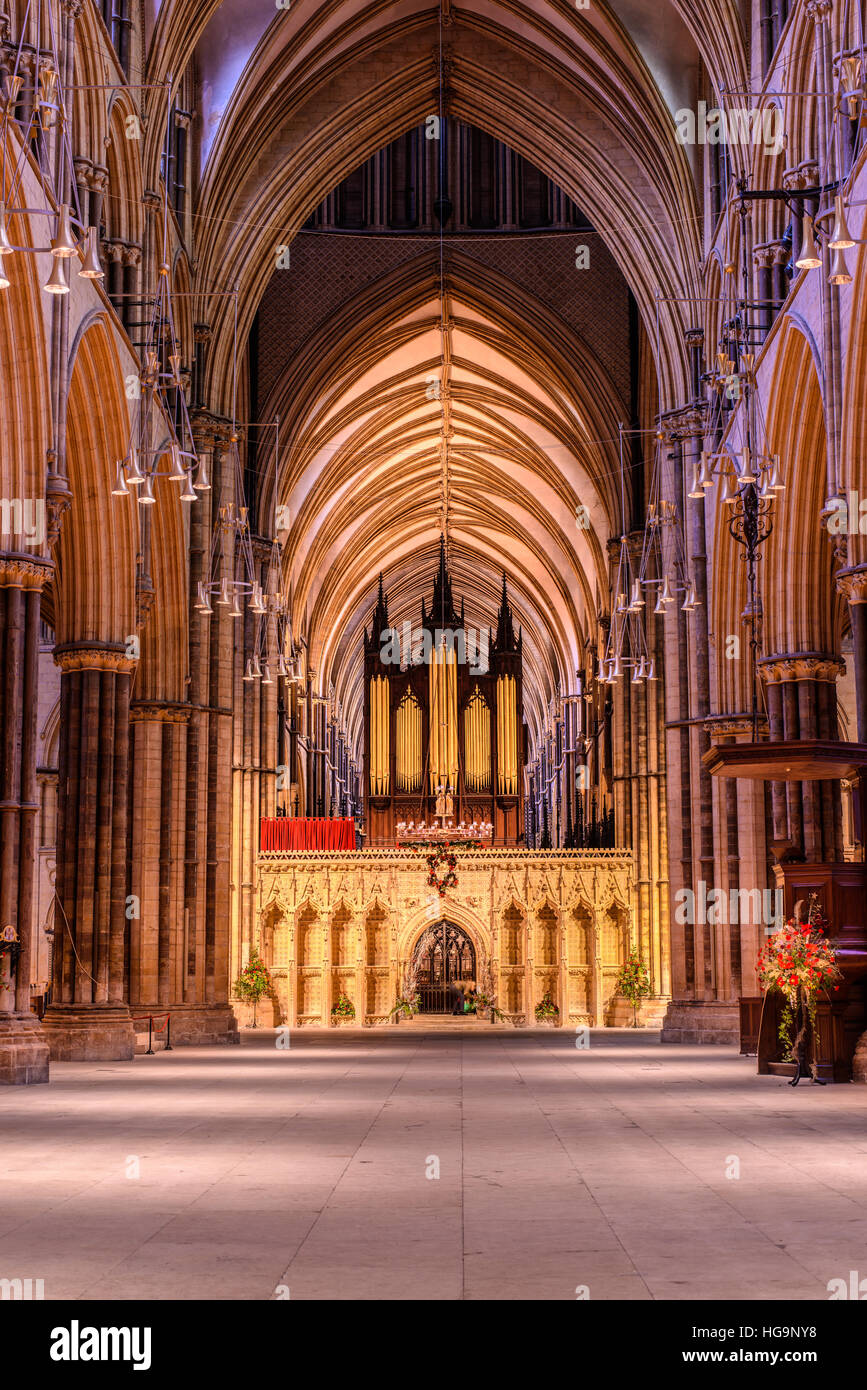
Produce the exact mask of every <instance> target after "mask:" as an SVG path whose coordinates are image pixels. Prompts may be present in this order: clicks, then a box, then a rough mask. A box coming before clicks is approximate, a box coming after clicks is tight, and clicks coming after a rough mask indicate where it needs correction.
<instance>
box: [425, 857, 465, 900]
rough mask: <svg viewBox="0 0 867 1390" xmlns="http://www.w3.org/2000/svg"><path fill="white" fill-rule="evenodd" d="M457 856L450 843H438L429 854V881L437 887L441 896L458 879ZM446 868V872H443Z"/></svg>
mask: <svg viewBox="0 0 867 1390" xmlns="http://www.w3.org/2000/svg"><path fill="white" fill-rule="evenodd" d="M457 863H458V861H457V856H456V855H454V854H453V853H452V850H451V846H450V845H436V846H435V847H434V849H433V851H432V853H430V854H429V855H428V856H427V868H428V875H427V881H428V884H429V885H430V887H431V888H435V889H436V890H437V892H438V893H439V895H440V897H441V898H444V897H445V895H446V893H447V892H448V891H449V889H450V888H454V887H455V885H456V883H457V881H458V875H457V872H456V870H457ZM443 869H445V873H443V872H442V871H443Z"/></svg>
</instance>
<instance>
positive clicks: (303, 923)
mask: <svg viewBox="0 0 867 1390" xmlns="http://www.w3.org/2000/svg"><path fill="white" fill-rule="evenodd" d="M324 947H325V927H324V924H323V920H322V913H321V910H320V908H319V906H318V904H317V903H316V902H315V901H314V900H313V899H312V898H305V899H304V902H302V903H301V904H299V906H298V909H297V911H296V913H295V962H296V965H298V966H310V967H314V966H317V967H319V968H321V966H322V961H323V954H324Z"/></svg>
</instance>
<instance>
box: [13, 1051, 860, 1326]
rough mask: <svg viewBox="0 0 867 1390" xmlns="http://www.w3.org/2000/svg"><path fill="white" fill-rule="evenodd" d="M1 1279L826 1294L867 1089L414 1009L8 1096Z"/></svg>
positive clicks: (734, 1059)
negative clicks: (790, 1079)
mask: <svg viewBox="0 0 867 1390" xmlns="http://www.w3.org/2000/svg"><path fill="white" fill-rule="evenodd" d="M0 1167H2V1172H3V1192H4V1196H3V1202H2V1204H0V1279H3V1278H7V1279H12V1278H22V1279H27V1278H33V1279H43V1280H44V1281H45V1297H46V1298H47V1299H78V1298H96V1299H187V1298H206V1299H227V1298H242V1299H273V1298H286V1297H289V1298H291V1299H325V1298H335V1299H412V1298H421V1299H496V1300H516V1299H569V1300H572V1299H575V1298H576V1297H578V1296H582V1295H583V1296H586V1295H587V1294H589V1297H590V1298H591V1299H592V1300H604V1299H613V1298H627V1299H683V1298H694V1297H697V1298H701V1299H743V1298H747V1299H754V1298H757V1299H762V1298H789V1299H798V1300H805V1299H827V1298H828V1291H827V1285H828V1281H829V1280H831V1279H837V1278H843V1279H845V1280H847V1281H848V1280H849V1277H850V1271H852V1270H856V1271H859V1272H860V1276H861V1277H862V1278H863V1277H865V1276H867V1088H865V1087H863V1086H854V1085H850V1086H827V1087H818V1086H811V1085H810V1084H808V1083H804V1082H802V1083H801V1084H800V1086H798V1087H797V1088H796V1089H792V1088H791V1087H790V1086H788V1085H787V1084H786V1083H785V1081H782V1080H780V1079H779V1078H773V1077H757V1076H756V1075H755V1062H754V1060H753V1059H747V1058H739V1057H738V1056H737V1055H736V1051H735V1049H734V1048H717V1047H707V1048H699V1047H670V1046H665V1047H663V1046H661V1045H660V1044H659V1042H658V1040H657V1035H656V1034H651V1033H639V1034H635V1033H631V1032H630V1031H629V1030H622V1031H608V1032H598V1033H594V1034H593V1035H592V1038H591V1044H590V1047H589V1049H587V1050H585V1051H579V1050H577V1049H576V1047H575V1037H574V1035H573V1034H570V1033H568V1032H566V1031H565V1030H564V1031H560V1030H554V1031H548V1032H539V1033H530V1032H516V1031H513V1030H507V1031H506V1030H500V1029H497V1030H492V1031H491V1032H490V1033H485V1032H484V1031H483V1029H481V1028H480V1027H479V1026H478V1025H476V1026H473V1025H470V1026H469V1027H468V1028H467V1029H466V1030H463V1031H462V1030H459V1029H456V1028H455V1027H454V1026H453V1025H452V1026H450V1027H446V1028H443V1029H437V1028H434V1027H426V1026H424V1025H423V1024H414V1025H413V1026H412V1027H409V1028H407V1027H403V1026H402V1027H398V1028H392V1029H387V1030H382V1031H377V1032H364V1033H362V1032H360V1031H356V1030H348V1029H346V1030H345V1029H341V1030H331V1031H304V1032H302V1033H299V1034H297V1035H294V1036H293V1037H292V1038H291V1046H290V1047H289V1048H288V1049H286V1050H280V1049H278V1048H277V1047H276V1046H275V1037H274V1034H273V1033H266V1032H264V1031H263V1032H258V1033H246V1034H245V1035H244V1038H243V1043H242V1046H241V1047H240V1048H232V1049H225V1050H224V1049H216V1048H197V1049H180V1048H179V1049H177V1050H175V1051H174V1052H172V1053H168V1054H163V1053H160V1054H158V1055H157V1056H154V1057H137V1058H136V1060H135V1061H134V1062H128V1063H120V1062H118V1063H108V1062H102V1063H99V1062H97V1063H91V1064H79V1063H59V1064H55V1065H54V1066H52V1080H51V1083H50V1084H49V1085H48V1086H33V1087H29V1088H17V1087H15V1088H13V1087H5V1088H4V1087H0Z"/></svg>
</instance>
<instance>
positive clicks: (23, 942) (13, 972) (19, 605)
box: [0, 555, 52, 1085]
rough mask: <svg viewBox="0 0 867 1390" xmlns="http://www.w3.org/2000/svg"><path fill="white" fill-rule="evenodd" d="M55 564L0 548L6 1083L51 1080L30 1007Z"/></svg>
mask: <svg viewBox="0 0 867 1390" xmlns="http://www.w3.org/2000/svg"><path fill="white" fill-rule="evenodd" d="M51 570H52V567H51V565H50V564H49V563H48V562H47V561H45V560H40V559H38V558H36V557H35V556H33V557H31V556H15V555H3V556H0V947H2V946H3V945H4V944H7V945H8V946H10V947H11V949H10V950H7V951H6V952H5V953H4V954H3V955H0V1084H7V1085H8V1084H13V1085H24V1084H27V1083H33V1082H38V1081H47V1080H48V1044H47V1042H46V1039H45V1035H44V1032H43V1029H42V1025H41V1024H40V1023H39V1020H38V1019H37V1018H36V1016H35V1014H33V1013H31V1011H30V967H31V951H32V930H33V918H34V913H33V895H34V892H35V867H36V821H37V815H38V812H39V797H38V794H37V787H36V680H37V662H38V654H39V612H40V605H41V598H42V586H43V584H44V583H45V582H46V580H47V579H48V578H50V575H51ZM6 938H9V939H8V941H7V940H6Z"/></svg>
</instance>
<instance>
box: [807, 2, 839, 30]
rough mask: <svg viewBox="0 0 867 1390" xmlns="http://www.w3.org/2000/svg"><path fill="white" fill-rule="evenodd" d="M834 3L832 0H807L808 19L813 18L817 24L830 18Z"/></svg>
mask: <svg viewBox="0 0 867 1390" xmlns="http://www.w3.org/2000/svg"><path fill="white" fill-rule="evenodd" d="M832 8H833V5H832V3H831V0H807V3H806V5H805V6H804V9H805V11H806V14H807V18H808V19H812V21H813V23H814V24H816V25H819V24H822V23H824V21H825V20H826V19H828V18H830V15H831V10H832Z"/></svg>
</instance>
